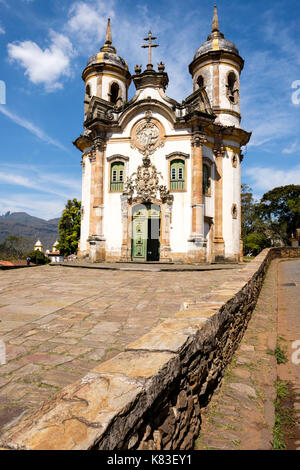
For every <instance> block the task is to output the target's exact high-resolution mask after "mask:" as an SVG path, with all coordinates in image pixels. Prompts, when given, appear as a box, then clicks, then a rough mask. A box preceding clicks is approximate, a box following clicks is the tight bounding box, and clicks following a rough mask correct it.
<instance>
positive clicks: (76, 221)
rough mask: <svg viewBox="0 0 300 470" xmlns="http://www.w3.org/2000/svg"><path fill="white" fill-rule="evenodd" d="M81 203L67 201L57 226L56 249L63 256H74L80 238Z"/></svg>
mask: <svg viewBox="0 0 300 470" xmlns="http://www.w3.org/2000/svg"><path fill="white" fill-rule="evenodd" d="M80 225H81V202H80V201H77V199H73V200H72V201H71V200H68V202H67V204H66V208H65V210H64V211H63V214H62V216H61V219H60V221H59V224H58V233H59V239H58V243H59V245H58V249H59V250H60V253H61V254H62V255H64V256H68V255H71V254H76V252H77V248H78V241H79V238H80Z"/></svg>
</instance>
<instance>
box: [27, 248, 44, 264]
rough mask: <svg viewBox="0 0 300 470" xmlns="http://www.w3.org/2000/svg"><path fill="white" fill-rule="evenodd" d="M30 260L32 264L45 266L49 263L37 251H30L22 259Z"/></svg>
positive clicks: (42, 254)
mask: <svg viewBox="0 0 300 470" xmlns="http://www.w3.org/2000/svg"><path fill="white" fill-rule="evenodd" d="M28 257H29V258H30V261H31V263H33V264H47V263H50V259H49V258H48V257H47V256H46V255H45V254H44V253H42V252H41V251H39V250H32V251H30V253H27V254H26V255H25V256H24V259H26V258H28Z"/></svg>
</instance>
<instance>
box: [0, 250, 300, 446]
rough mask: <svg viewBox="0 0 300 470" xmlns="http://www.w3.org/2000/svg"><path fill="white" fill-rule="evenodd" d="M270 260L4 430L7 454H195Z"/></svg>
mask: <svg viewBox="0 0 300 470" xmlns="http://www.w3.org/2000/svg"><path fill="white" fill-rule="evenodd" d="M275 257H284V258H288V257H300V248H286V247H284V248H273V249H267V250H264V251H263V252H262V253H261V254H260V255H259V256H257V257H256V258H255V260H253V261H252V262H251V263H249V264H248V265H247V266H246V267H244V268H241V270H237V271H235V272H234V274H233V275H232V277H231V278H230V280H228V281H227V282H225V283H224V284H222V285H221V286H220V287H219V289H217V290H216V291H214V292H213V293H212V294H210V295H209V296H207V298H206V299H205V301H199V302H197V301H195V302H193V303H189V302H187V303H186V304H184V305H183V308H182V310H180V311H179V312H177V313H175V312H174V318H173V319H168V320H167V321H165V322H164V323H162V324H161V325H160V326H158V327H156V328H155V329H153V330H152V331H151V332H150V333H148V334H146V335H144V336H143V337H141V338H140V339H139V340H137V341H135V342H133V343H131V344H129V345H128V347H127V350H126V351H125V352H123V353H121V354H119V355H118V356H115V357H114V358H113V359H111V360H110V361H107V362H104V363H102V364H100V365H99V366H98V367H96V368H95V369H93V370H92V371H91V372H90V373H89V374H87V375H86V376H85V377H84V378H83V379H81V380H80V381H78V382H76V383H74V384H72V385H71V386H68V387H66V388H65V389H63V391H61V392H60V393H59V394H57V395H56V396H55V397H54V398H53V399H52V400H51V401H50V402H47V403H45V404H44V405H43V407H42V408H41V409H39V410H36V411H34V412H30V413H29V414H26V415H24V416H23V417H22V418H21V419H20V420H18V421H17V422H15V423H13V424H11V425H10V426H8V427H7V428H6V429H4V431H3V433H2V435H1V436H0V445H1V446H2V448H6V449H52V450H54V449H68V450H71V449H99V450H117V449H119V450H121V449H122V450H125V449H132V450H133V449H141V450H146V449H153V450H156V449H157V450H169V449H181V450H188V449H192V448H193V445H194V440H195V438H196V437H197V436H198V435H199V431H200V427H201V409H203V408H204V407H205V406H206V405H207V404H208V402H209V400H210V398H211V396H212V394H213V393H214V391H215V390H216V388H217V387H218V386H219V385H220V383H221V380H222V377H223V374H224V371H225V368H226V366H227V365H228V363H229V362H230V360H231V358H232V355H233V354H234V352H235V350H236V348H237V347H238V345H239V342H240V340H241V338H242V337H243V334H244V332H245V329H246V328H247V324H248V322H249V320H250V318H251V314H252V311H253V310H254V307H255V304H256V301H257V298H258V295H259V292H260V289H261V285H262V283H263V280H264V277H265V273H266V271H267V269H268V266H269V264H270V262H271V260H272V259H273V258H275Z"/></svg>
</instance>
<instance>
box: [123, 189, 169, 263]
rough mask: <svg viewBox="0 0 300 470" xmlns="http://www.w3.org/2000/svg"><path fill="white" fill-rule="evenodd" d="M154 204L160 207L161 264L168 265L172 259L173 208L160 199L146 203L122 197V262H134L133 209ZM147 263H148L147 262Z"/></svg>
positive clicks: (138, 199)
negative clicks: (139, 205)
mask: <svg viewBox="0 0 300 470" xmlns="http://www.w3.org/2000/svg"><path fill="white" fill-rule="evenodd" d="M147 203H148V204H152V205H158V206H160V258H159V262H164V263H168V262H170V261H171V257H170V252H171V249H170V224H171V218H172V208H171V206H169V205H168V204H167V203H163V202H162V201H161V200H159V199H153V200H151V201H148V202H145V201H144V200H142V199H140V198H136V199H135V200H134V201H129V200H128V197H127V196H126V195H122V196H121V209H122V247H121V261H126V262H132V220H133V207H134V206H136V205H138V204H143V205H146V204H147ZM145 262H147V261H145Z"/></svg>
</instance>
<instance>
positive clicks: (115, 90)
mask: <svg viewBox="0 0 300 470" xmlns="http://www.w3.org/2000/svg"><path fill="white" fill-rule="evenodd" d="M119 93H120V87H119V85H118V84H117V83H115V82H114V83H112V85H111V87H110V102H111V103H113V104H117V101H118V98H119Z"/></svg>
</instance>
